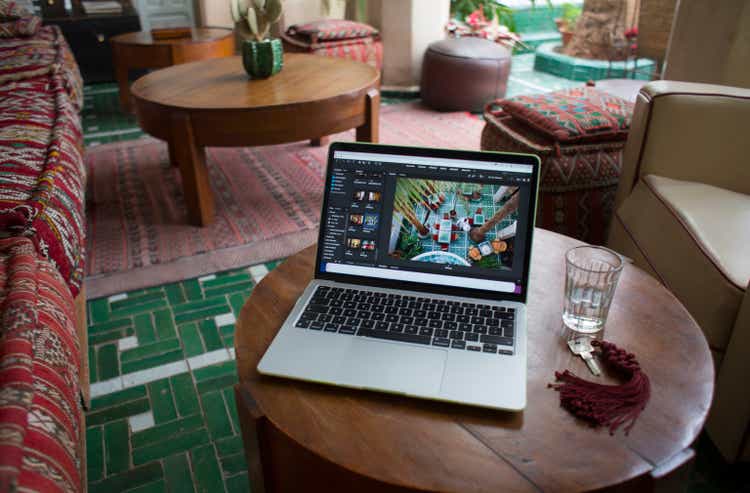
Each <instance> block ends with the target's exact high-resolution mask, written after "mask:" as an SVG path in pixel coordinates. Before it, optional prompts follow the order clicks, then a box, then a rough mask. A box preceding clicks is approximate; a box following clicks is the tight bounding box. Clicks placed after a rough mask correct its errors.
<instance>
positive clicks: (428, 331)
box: [419, 327, 432, 336]
mask: <svg viewBox="0 0 750 493" xmlns="http://www.w3.org/2000/svg"><path fill="white" fill-rule="evenodd" d="M419 335H421V336H432V329H428V328H425V327H422V328H421V329H419Z"/></svg>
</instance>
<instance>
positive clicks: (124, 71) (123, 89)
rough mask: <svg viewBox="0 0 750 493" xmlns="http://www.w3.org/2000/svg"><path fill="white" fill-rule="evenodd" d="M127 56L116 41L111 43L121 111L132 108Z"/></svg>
mask: <svg viewBox="0 0 750 493" xmlns="http://www.w3.org/2000/svg"><path fill="white" fill-rule="evenodd" d="M126 60H127V57H125V56H123V54H122V53H120V47H119V45H117V44H116V43H113V44H112V61H113V62H114V66H115V80H117V85H118V86H119V88H120V109H122V111H123V113H131V112H132V111H133V108H132V107H131V106H130V81H129V80H128V73H129V70H128V66H127V65H126V64H125V61H126Z"/></svg>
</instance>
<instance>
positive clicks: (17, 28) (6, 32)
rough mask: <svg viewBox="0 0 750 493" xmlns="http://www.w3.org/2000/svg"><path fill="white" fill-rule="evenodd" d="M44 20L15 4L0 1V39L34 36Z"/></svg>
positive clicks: (4, 0)
mask: <svg viewBox="0 0 750 493" xmlns="http://www.w3.org/2000/svg"><path fill="white" fill-rule="evenodd" d="M41 25H42V20H41V19H40V18H39V17H36V16H35V15H33V14H32V13H31V12H29V11H28V10H26V9H24V8H23V7H21V6H20V5H18V4H17V3H15V2H9V1H7V0H0V38H15V37H17V36H33V35H34V34H36V32H37V31H38V30H39V27H40V26H41Z"/></svg>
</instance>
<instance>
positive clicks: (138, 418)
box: [128, 411, 154, 433]
mask: <svg viewBox="0 0 750 493" xmlns="http://www.w3.org/2000/svg"><path fill="white" fill-rule="evenodd" d="M128 423H130V431H131V432H132V433H137V432H139V431H143V430H147V429H149V428H152V427H153V426H154V414H153V413H152V412H151V411H146V412H145V413H141V414H136V415H135V416H131V417H129V418H128Z"/></svg>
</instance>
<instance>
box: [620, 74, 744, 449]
mask: <svg viewBox="0 0 750 493" xmlns="http://www.w3.org/2000/svg"><path fill="white" fill-rule="evenodd" d="M611 228H612V229H611V231H610V235H609V242H608V244H609V246H610V247H611V248H613V249H614V250H617V251H619V252H621V253H623V254H624V255H627V256H628V257H630V258H632V259H633V260H634V262H635V263H636V264H637V265H638V266H640V267H642V268H643V269H646V270H648V271H650V272H651V273H652V274H653V275H654V276H656V277H657V278H658V279H660V280H661V282H663V283H664V284H665V285H666V286H667V287H668V288H669V289H670V290H671V291H672V292H673V293H674V294H675V296H677V298H678V299H679V300H680V301H681V302H682V303H683V304H684V305H685V307H686V308H687V309H688V311H689V312H690V313H691V314H692V315H693V317H694V318H695V320H696V321H697V322H698V324H699V325H700V326H701V328H702V329H703V332H704V334H705V336H706V339H707V341H708V344H709V347H710V348H711V352H712V354H713V357H714V364H715V367H716V389H715V394H714V403H713V406H712V409H711V412H710V414H709V418H708V421H707V424H706V427H707V429H708V433H709V436H710V437H711V439H712V440H713V441H714V443H715V444H716V445H717V447H718V448H719V449H720V450H721V452H722V454H723V455H724V456H725V458H726V459H727V460H730V461H735V460H748V459H750V427H749V426H748V424H749V423H750V390H749V389H750V383H748V382H749V381H750V294H749V293H748V282H749V281H750V90H748V89H740V88H733V87H726V86H716V85H707V84H694V83H687V82H670V81H657V82H652V83H649V84H647V85H646V86H644V87H643V88H642V89H641V91H640V93H639V95H638V100H637V102H636V106H635V112H634V114H633V122H632V125H631V130H630V135H629V137H628V141H627V145H626V147H625V155H624V163H623V171H622V175H621V177H620V184H619V188H618V191H617V197H616V205H615V217H614V220H613V222H612V226H611Z"/></svg>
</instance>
